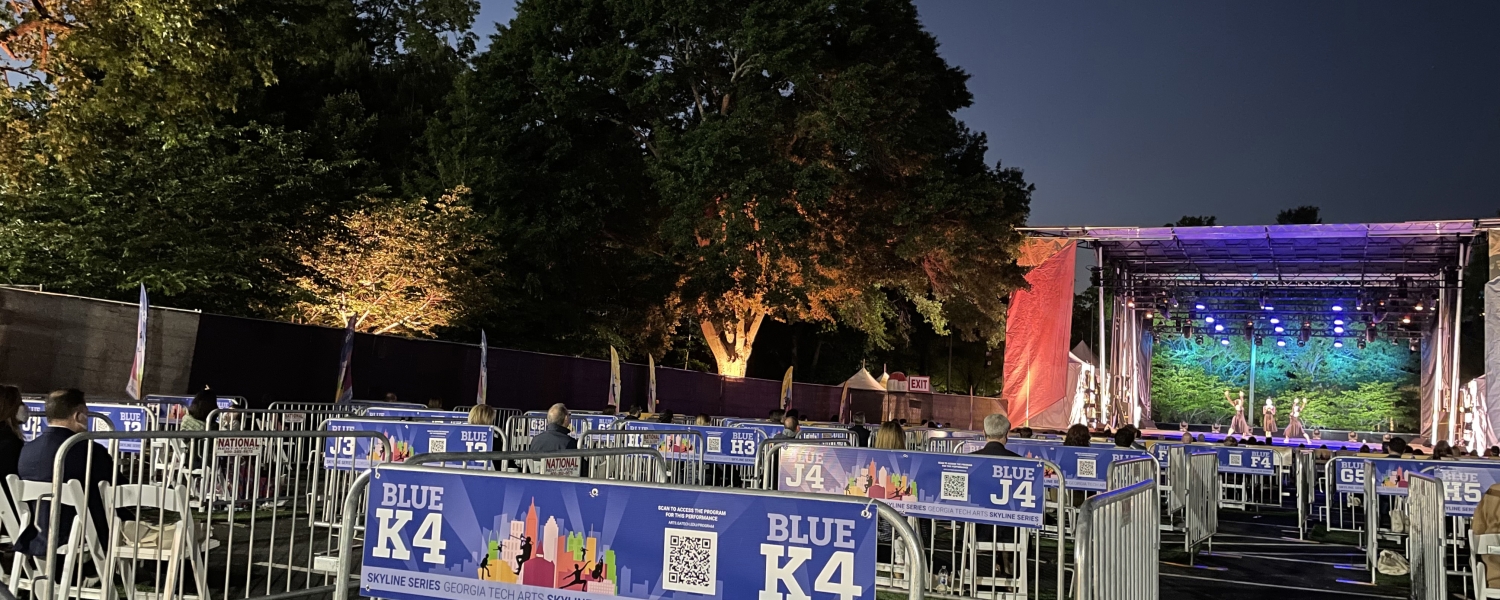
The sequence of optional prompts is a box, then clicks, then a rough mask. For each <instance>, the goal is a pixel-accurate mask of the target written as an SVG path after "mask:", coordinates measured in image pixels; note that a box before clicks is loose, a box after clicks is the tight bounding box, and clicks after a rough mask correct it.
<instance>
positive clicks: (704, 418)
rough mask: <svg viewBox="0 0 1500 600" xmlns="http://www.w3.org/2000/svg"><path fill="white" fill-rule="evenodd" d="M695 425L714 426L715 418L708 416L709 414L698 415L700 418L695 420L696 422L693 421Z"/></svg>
mask: <svg viewBox="0 0 1500 600" xmlns="http://www.w3.org/2000/svg"><path fill="white" fill-rule="evenodd" d="M693 424H694V425H713V424H714V418H713V417H710V416H708V414H707V413H698V418H697V419H695V420H693Z"/></svg>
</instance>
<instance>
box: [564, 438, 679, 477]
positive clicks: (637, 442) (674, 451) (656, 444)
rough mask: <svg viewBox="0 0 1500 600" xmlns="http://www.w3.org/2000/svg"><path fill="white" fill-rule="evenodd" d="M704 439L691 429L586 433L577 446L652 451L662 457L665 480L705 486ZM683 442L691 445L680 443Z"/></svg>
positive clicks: (581, 447) (582, 447)
mask: <svg viewBox="0 0 1500 600" xmlns="http://www.w3.org/2000/svg"><path fill="white" fill-rule="evenodd" d="M704 437H705V436H704V435H703V432H701V431H693V430H691V429H671V430H661V429H656V430H640V431H585V432H583V435H582V436H580V437H579V439H578V446H579V448H580V449H597V448H653V449H655V450H656V451H657V452H659V453H661V456H662V457H665V458H664V460H665V461H666V466H667V477H668V478H667V479H666V481H671V482H675V483H679V484H682V485H707V484H706V483H705V482H706V480H705V479H704V468H703V467H704V464H703V444H704ZM683 440H689V441H690V442H691V443H688V444H682V443H680V442H682V441H683ZM621 466H622V467H627V465H621Z"/></svg>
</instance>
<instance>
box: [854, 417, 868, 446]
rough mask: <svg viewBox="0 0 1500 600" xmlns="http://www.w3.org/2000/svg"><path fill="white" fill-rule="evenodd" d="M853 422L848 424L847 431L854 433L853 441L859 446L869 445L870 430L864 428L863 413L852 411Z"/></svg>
mask: <svg viewBox="0 0 1500 600" xmlns="http://www.w3.org/2000/svg"><path fill="white" fill-rule="evenodd" d="M852 420H853V421H854V424H853V425H850V426H849V431H850V432H852V433H853V434H854V441H855V443H856V444H858V445H859V447H861V448H869V447H870V430H869V429H865V413H862V412H857V413H854V415H853V419H852Z"/></svg>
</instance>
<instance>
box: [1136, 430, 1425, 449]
mask: <svg viewBox="0 0 1500 600" xmlns="http://www.w3.org/2000/svg"><path fill="white" fill-rule="evenodd" d="M1189 433H1192V434H1193V437H1194V438H1197V439H1202V440H1204V441H1207V442H1210V443H1215V444H1217V443H1219V442H1223V441H1224V438H1226V437H1229V434H1227V433H1212V432H1208V431H1190V432H1189ZM1329 433H1334V432H1329ZM1337 433H1338V434H1340V435H1343V436H1347V435H1348V433H1347V432H1342V431H1341V432H1337ZM1141 434H1142V435H1143V436H1144V437H1145V438H1146V439H1159V440H1167V441H1178V440H1181V439H1182V432H1181V431H1178V430H1176V429H1142V430H1141ZM1371 435H1374V434H1371ZM1378 435H1380V436H1381V437H1384V436H1385V435H1386V434H1378ZM1390 435H1393V436H1400V437H1402V438H1405V439H1406V440H1407V441H1411V440H1414V439H1419V437H1420V436H1418V434H1415V433H1394V434H1390ZM1254 437H1255V439H1256V440H1264V439H1265V436H1263V435H1257V436H1254ZM1271 440H1272V442H1271V443H1272V444H1273V445H1276V446H1287V447H1291V448H1296V447H1297V446H1299V445H1306V446H1307V447H1308V448H1318V447H1321V446H1327V447H1328V449H1329V450H1359V447H1360V446H1363V445H1368V446H1369V447H1370V449H1372V450H1375V451H1379V450H1380V441H1379V439H1377V440H1375V441H1361V442H1351V441H1348V440H1329V439H1323V440H1314V439H1303V438H1294V439H1287V438H1284V437H1276V436H1273V437H1272V438H1271ZM1241 441H1243V438H1242V440H1241Z"/></svg>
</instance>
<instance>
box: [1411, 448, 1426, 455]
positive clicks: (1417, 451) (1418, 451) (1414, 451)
mask: <svg viewBox="0 0 1500 600" xmlns="http://www.w3.org/2000/svg"><path fill="white" fill-rule="evenodd" d="M1411 455H1412V456H1427V453H1426V452H1424V451H1422V449H1421V448H1417V447H1415V446H1413V447H1412V448H1411Z"/></svg>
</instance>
